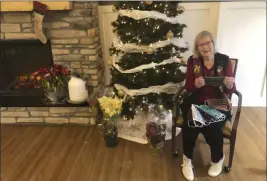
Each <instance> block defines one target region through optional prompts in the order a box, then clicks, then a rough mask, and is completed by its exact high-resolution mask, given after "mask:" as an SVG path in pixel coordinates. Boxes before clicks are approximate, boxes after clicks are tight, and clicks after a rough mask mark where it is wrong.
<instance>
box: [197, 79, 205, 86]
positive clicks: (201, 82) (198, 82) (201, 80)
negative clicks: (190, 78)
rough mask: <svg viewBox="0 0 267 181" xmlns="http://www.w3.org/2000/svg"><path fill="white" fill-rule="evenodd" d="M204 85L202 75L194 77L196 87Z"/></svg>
mask: <svg viewBox="0 0 267 181" xmlns="http://www.w3.org/2000/svg"><path fill="white" fill-rule="evenodd" d="M204 85H205V80H204V79H203V77H198V78H196V79H195V86H196V88H201V87H203V86H204Z"/></svg>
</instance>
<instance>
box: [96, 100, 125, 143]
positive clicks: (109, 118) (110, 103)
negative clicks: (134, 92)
mask: <svg viewBox="0 0 267 181" xmlns="http://www.w3.org/2000/svg"><path fill="white" fill-rule="evenodd" d="M97 100H98V104H99V107H100V109H101V112H102V116H103V119H102V121H103V128H104V129H103V130H104V132H103V133H104V139H105V142H106V146H107V147H115V146H117V144H118V128H117V126H116V122H117V120H118V118H119V117H120V113H121V109H122V100H121V99H119V98H118V97H107V96H102V97H100V98H98V99H97Z"/></svg>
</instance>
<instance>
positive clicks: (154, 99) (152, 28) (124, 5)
mask: <svg viewBox="0 0 267 181" xmlns="http://www.w3.org/2000/svg"><path fill="white" fill-rule="evenodd" d="M113 11H116V12H117V13H118V18H117V20H116V21H114V22H113V23H112V26H113V27H114V30H113V32H114V34H115V38H114V40H113V44H112V47H111V48H110V53H111V55H113V63H112V68H111V74H112V79H111V84H112V85H113V86H114V90H115V93H116V94H117V95H118V96H120V97H121V98H123V99H124V103H123V110H122V116H123V117H124V119H134V117H135V115H136V111H137V110H141V111H147V110H148V107H149V105H151V104H154V105H155V104H156V105H159V106H161V107H162V108H165V109H166V110H169V109H171V108H172V98H173V95H174V94H175V93H176V92H177V91H178V89H179V87H181V86H182V85H184V80H185V71H186V65H185V62H184V61H182V59H183V57H182V55H183V53H184V52H185V51H187V50H188V46H187V44H186V43H185V42H184V40H183V38H182V37H183V29H184V28H185V27H186V25H185V24H182V23H180V20H179V15H180V14H182V13H183V12H184V8H183V7H182V6H180V5H179V3H178V2H171V1H169V2H168V1H167V2H161V1H155V2H153V1H135V2H133V1H132V2H125V1H121V2H117V3H116V4H115V5H114V7H113Z"/></svg>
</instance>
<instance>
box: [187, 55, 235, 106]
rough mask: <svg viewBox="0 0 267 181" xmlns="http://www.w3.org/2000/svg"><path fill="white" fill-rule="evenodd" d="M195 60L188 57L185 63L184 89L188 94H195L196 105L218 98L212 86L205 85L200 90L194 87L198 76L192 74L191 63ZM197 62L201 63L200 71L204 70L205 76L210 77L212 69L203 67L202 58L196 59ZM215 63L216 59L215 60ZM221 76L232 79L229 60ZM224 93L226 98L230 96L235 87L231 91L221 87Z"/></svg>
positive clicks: (192, 66)
mask: <svg viewBox="0 0 267 181" xmlns="http://www.w3.org/2000/svg"><path fill="white" fill-rule="evenodd" d="M195 60H197V59H193V58H192V57H190V58H189V59H188V61H187V72H186V83H185V88H186V90H187V91H188V92H191V93H195V94H197V100H196V101H197V103H203V102H204V101H205V100H207V99H211V98H218V97H217V94H216V90H215V88H214V87H213V86H208V85H205V86H203V87H201V88H196V87H195V79H196V78H197V77H198V75H196V74H195V72H194V64H193V61H195ZM198 61H201V62H202V63H201V64H199V65H200V70H204V73H205V76H208V77H211V76H212V73H213V68H214V66H213V67H212V68H210V69H208V68H207V67H206V66H204V63H203V58H202V57H200V58H198ZM215 61H216V59H215ZM223 76H226V77H233V71H232V62H231V60H230V59H229V60H228V66H227V68H226V70H223ZM223 90H224V92H225V93H226V95H227V96H229V95H231V94H232V93H233V92H234V91H235V90H236V85H235V84H234V85H233V87H232V89H227V88H226V87H225V86H224V87H223Z"/></svg>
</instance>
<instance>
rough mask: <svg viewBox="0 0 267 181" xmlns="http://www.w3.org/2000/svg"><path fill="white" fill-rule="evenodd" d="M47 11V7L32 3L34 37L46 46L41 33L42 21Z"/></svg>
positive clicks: (36, 2) (45, 40)
mask: <svg viewBox="0 0 267 181" xmlns="http://www.w3.org/2000/svg"><path fill="white" fill-rule="evenodd" d="M46 11H47V5H45V4H43V3H40V2H38V1H33V14H34V31H35V35H36V37H37V38H38V39H39V40H40V41H41V42H42V43H43V44H46V42H47V38H46V36H45V35H44V33H43V19H44V15H45V13H46Z"/></svg>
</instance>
